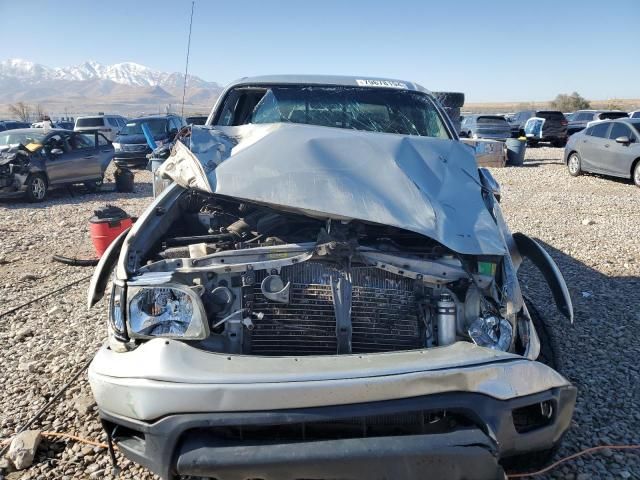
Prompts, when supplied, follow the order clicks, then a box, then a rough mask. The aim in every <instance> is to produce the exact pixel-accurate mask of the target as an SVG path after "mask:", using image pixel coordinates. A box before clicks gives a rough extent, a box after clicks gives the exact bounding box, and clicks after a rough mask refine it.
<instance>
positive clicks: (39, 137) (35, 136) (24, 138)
mask: <svg viewBox="0 0 640 480" xmlns="http://www.w3.org/2000/svg"><path fill="white" fill-rule="evenodd" d="M44 137H45V135H44V134H42V133H37V132H26V133H25V132H22V133H17V132H15V131H8V132H6V133H0V147H2V146H6V145H17V144H19V143H21V144H22V145H25V146H27V145H42V142H43V141H44Z"/></svg>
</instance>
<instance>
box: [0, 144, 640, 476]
mask: <svg viewBox="0 0 640 480" xmlns="http://www.w3.org/2000/svg"><path fill="white" fill-rule="evenodd" d="M561 157H562V150H561V149H554V148H535V149H529V150H528V152H527V162H526V163H525V166H524V167H522V168H506V169H493V170H492V173H493V174H494V175H495V177H496V178H497V180H498V181H499V182H500V183H501V186H502V205H503V209H504V213H505V215H506V217H507V223H508V225H509V226H510V228H511V229H512V231H514V232H515V231H522V232H524V233H526V234H527V235H529V236H531V237H533V238H536V239H538V240H539V241H541V242H542V243H543V245H544V246H545V248H546V249H547V250H548V251H549V253H550V254H551V255H552V256H553V258H554V259H555V261H556V262H557V263H558V265H559V267H560V269H561V270H562V272H563V274H564V276H565V278H566V280H567V284H568V285H569V288H570V291H571V295H572V298H573V302H574V309H575V324H574V325H573V326H571V325H570V324H569V323H568V322H567V321H566V320H565V319H564V317H561V316H560V315H559V314H557V313H556V311H555V307H554V305H553V302H552V301H551V297H550V294H549V292H548V291H547V290H546V287H545V284H544V282H543V281H541V279H540V278H539V277H538V276H537V275H535V274H534V273H532V272H531V270H530V269H528V268H527V267H526V266H525V267H524V270H523V272H522V273H523V289H524V291H525V294H527V295H528V296H529V297H530V298H531V300H532V301H533V303H534V304H535V305H536V306H537V307H538V309H539V310H540V312H541V313H542V314H543V316H544V317H545V318H549V319H550V323H551V326H552V331H553V333H554V334H555V337H556V341H557V343H558V346H559V347H560V354H561V361H562V367H561V368H560V371H561V373H563V374H564V375H566V376H567V377H568V378H569V380H571V381H572V382H573V383H574V384H575V385H576V386H577V387H578V389H579V392H578V402H577V406H576V413H575V415H574V419H573V425H572V428H571V430H570V431H569V433H568V434H567V437H566V440H565V443H564V444H563V447H562V449H561V451H560V452H559V454H558V455H557V458H560V457H562V456H566V455H569V454H571V453H574V452H575V451H577V450H579V449H582V448H585V447H590V446H593V445H599V444H630V443H635V444H637V443H640V432H639V430H640V429H639V428H638V426H639V425H640V342H638V341H637V331H638V328H639V327H640V309H638V298H639V294H640V288H639V285H640V208H639V207H640V189H638V188H637V187H635V186H634V185H633V184H632V183H631V182H629V181H620V180H613V179H608V178H602V177H597V176H581V177H578V178H572V177H570V176H569V175H568V173H567V172H566V167H565V166H564V165H562V161H561ZM108 177H109V173H108V174H107V178H108ZM111 177H112V175H111ZM150 180H151V178H150V174H149V173H148V172H138V173H137V175H136V181H137V182H138V183H137V185H136V192H135V193H133V194H120V193H113V192H111V193H108V192H106V191H107V190H113V183H112V182H107V183H106V184H105V186H104V188H103V190H105V192H102V193H98V194H93V195H92V194H85V193H83V192H81V191H80V189H78V191H77V192H76V191H74V194H73V196H71V195H70V194H69V193H68V192H66V191H58V192H55V193H52V195H51V198H50V199H49V200H48V201H47V202H45V203H44V204H38V205H35V206H34V205H31V204H27V203H23V202H18V201H9V200H4V201H0V315H2V313H3V312H7V311H9V310H10V309H12V308H13V307H16V306H18V305H21V304H23V303H25V302H28V301H29V300H31V299H34V298H36V297H39V296H40V295H42V294H45V293H48V292H51V291H53V290H55V289H56V288H59V287H60V286H61V285H64V284H68V283H70V282H72V281H74V280H79V279H82V278H83V277H86V276H87V275H89V274H90V273H91V269H87V268H80V267H69V266H64V265H62V264H58V263H54V262H52V261H51V255H53V254H62V255H66V256H69V257H74V256H77V257H80V258H88V257H90V256H91V255H92V253H93V248H92V246H91V242H90V240H89V236H88V219H89V217H90V216H91V215H92V214H93V210H94V209H95V208H98V207H100V206H103V205H104V204H105V203H113V204H115V205H117V206H119V207H121V208H123V209H124V210H126V211H127V212H128V213H129V214H130V215H132V216H137V215H139V214H140V213H141V212H142V211H143V209H144V208H145V206H146V205H147V204H148V203H149V201H150V197H151V186H150ZM87 285H88V280H85V281H83V282H81V283H79V284H78V285H77V286H74V287H71V288H69V289H67V290H63V291H61V292H59V293H57V294H54V295H52V296H49V297H47V298H44V299H42V300H39V301H36V302H34V303H32V304H30V305H28V306H25V307H23V308H21V309H19V310H17V311H16V312H15V313H11V314H8V315H4V316H2V317H0V352H1V353H0V365H2V369H0V384H1V385H2V388H0V405H1V407H0V438H2V439H5V438H9V437H10V436H11V435H12V434H13V433H14V431H15V430H16V429H17V428H19V427H20V426H21V425H22V424H24V423H25V422H26V421H27V420H28V419H29V418H30V417H31V416H32V415H33V414H34V413H35V412H36V411H37V410H38V409H39V408H40V407H42V406H43V405H44V404H45V403H46V402H47V401H48V400H49V399H50V398H51V396H52V394H53V393H54V392H55V391H56V390H57V389H58V388H60V387H61V386H62V385H63V384H64V383H65V382H66V381H67V380H69V379H70V378H71V376H72V375H73V373H74V371H75V370H76V369H77V368H79V367H80V366H81V365H82V364H83V363H84V362H86V360H87V359H89V358H91V357H92V356H93V354H94V352H95V350H96V349H97V348H98V346H99V345H100V344H101V342H102V341H103V339H104V338H105V322H106V315H105V312H106V306H105V302H104V300H103V301H102V302H101V303H100V304H99V305H98V306H97V307H96V308H95V309H94V310H93V311H91V312H87V309H86V287H87ZM81 378H82V381H80V382H77V383H76V384H74V385H73V386H72V387H71V388H70V389H69V390H68V391H67V393H66V395H65V396H64V399H63V400H62V401H61V402H59V403H57V404H56V405H55V406H54V407H53V408H52V409H51V410H50V411H49V413H48V414H47V415H45V418H43V420H42V421H41V422H40V423H39V424H37V425H36V426H35V428H39V429H41V430H43V431H55V432H67V433H71V434H74V435H78V436H81V437H85V438H90V439H92V440H98V441H104V440H105V438H104V435H103V433H102V430H101V427H100V424H99V422H98V419H97V414H96V410H95V406H94V405H93V399H92V396H91V392H90V390H89V386H88V382H87V381H86V374H85V375H83V376H82V377H81ZM119 460H120V465H121V466H122V467H123V472H122V474H121V476H120V478H140V479H144V478H153V476H152V475H150V474H148V473H147V472H146V471H145V470H144V469H142V468H141V467H138V466H136V465H134V464H132V463H131V462H129V461H127V460H124V459H122V457H119ZM109 472H110V470H109V459H108V456H107V454H106V452H105V451H104V450H103V449H100V448H99V447H91V446H87V445H83V444H79V443H75V442H71V441H69V442H68V441H66V440H60V439H53V438H46V439H45V440H44V441H43V442H42V444H41V446H40V449H39V452H38V456H37V457H36V461H35V464H34V466H33V467H31V469H29V470H26V471H24V472H16V473H13V474H10V476H9V478H34V479H35V478H55V479H60V478H78V479H80V478H82V479H84V478H112V477H110V475H109ZM538 478H541V477H538ZM542 478H544V477H542ZM547 478H579V479H582V480H585V479H587V478H593V479H596V478H640V456H638V454H637V453H624V454H623V453H622V452H620V451H613V450H612V451H605V452H604V453H602V454H598V455H593V456H585V457H582V458H580V459H578V460H575V461H572V462H569V463H566V464H563V465H562V466H560V467H559V468H557V469H555V470H554V471H553V472H551V473H550V474H549V475H548V476H547ZM398 480H400V479H398Z"/></svg>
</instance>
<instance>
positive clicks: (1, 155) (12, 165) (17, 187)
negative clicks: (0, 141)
mask: <svg viewBox="0 0 640 480" xmlns="http://www.w3.org/2000/svg"><path fill="white" fill-rule="evenodd" d="M31 155H32V152H31V151H29V150H28V149H26V148H25V147H23V146H22V145H18V146H14V147H11V148H7V149H6V150H3V151H2V152H0V196H7V197H8V196H14V195H20V194H22V193H24V190H25V188H26V186H25V185H26V181H27V177H28V176H29V173H30V172H31V170H32V168H33V165H32V163H33V161H32V158H31Z"/></svg>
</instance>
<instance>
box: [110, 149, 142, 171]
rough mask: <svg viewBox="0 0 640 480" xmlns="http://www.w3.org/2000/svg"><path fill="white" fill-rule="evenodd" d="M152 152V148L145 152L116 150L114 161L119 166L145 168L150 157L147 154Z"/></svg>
mask: <svg viewBox="0 0 640 480" xmlns="http://www.w3.org/2000/svg"><path fill="white" fill-rule="evenodd" d="M149 153H151V149H148V150H145V151H144V152H122V151H120V152H116V153H115V155H114V157H113V163H115V164H116V165H117V166H118V167H125V168H145V167H146V166H147V163H149V159H148V158H147V154H149Z"/></svg>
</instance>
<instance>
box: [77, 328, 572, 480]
mask: <svg viewBox="0 0 640 480" xmlns="http://www.w3.org/2000/svg"><path fill="white" fill-rule="evenodd" d="M89 380H90V383H91V388H92V390H93V392H94V396H95V397H96V400H97V403H98V406H99V409H100V415H101V418H102V419H103V423H104V426H105V429H106V431H107V432H108V433H109V434H111V435H112V436H113V437H114V439H115V440H116V442H117V443H118V445H119V448H120V449H121V450H122V451H123V453H124V454H125V455H126V456H127V457H129V458H131V459H132V460H134V461H136V462H138V463H140V464H142V465H145V466H146V467H148V468H149V469H151V470H152V471H154V472H156V473H158V474H160V475H161V476H162V477H163V478H172V477H173V476H174V475H177V474H180V475H187V474H193V475H204V476H212V477H215V478H218V479H219V480H228V479H231V480H234V479H239V480H240V479H242V480H244V479H246V478H261V479H265V480H267V479H288V478H291V479H296V478H353V479H359V478H363V479H364V478H367V479H371V478H381V479H382V478H394V479H395V478H407V479H411V478H423V477H424V471H425V468H429V469H432V470H433V471H434V472H437V473H438V474H437V475H436V474H434V478H454V479H455V478H492V477H491V476H490V475H489V474H488V472H489V471H492V472H494V474H496V472H498V473H497V475H499V474H500V473H499V472H500V467H499V466H498V464H497V462H498V461H499V459H502V458H505V457H508V456H513V455H518V454H520V453H526V452H531V451H536V450H545V449H548V448H551V447H553V446H554V445H555V444H557V443H558V442H559V440H560V438H561V436H562V434H563V433H564V431H565V430H566V429H567V428H568V426H569V422H570V420H571V415H572V412H573V406H574V403H575V396H576V390H575V388H574V387H572V386H571V385H570V384H569V383H568V382H567V380H566V379H564V378H563V377H562V376H561V375H559V374H558V373H557V372H555V371H553V370H552V369H550V368H548V367H546V366H544V365H542V364H540V363H538V362H533V361H530V360H526V359H523V358H522V357H520V356H517V355H512V354H508V353H503V352H495V351H491V350H488V349H484V348H481V347H477V346H474V345H472V344H469V343H466V342H458V343H456V344H454V345H451V346H448V347H442V348H432V349H428V350H420V351H407V352H393V353H383V354H372V355H344V356H324V357H298V358H292V357H260V358H258V357H251V356H239V355H225V354H216V353H210V352H205V351H201V350H197V349H195V348H193V347H190V346H189V345H187V344H185V343H183V342H179V341H173V340H163V339H154V340H151V341H149V342H146V343H145V344H143V345H141V346H139V347H138V348H137V349H136V350H134V351H131V352H127V353H116V352H114V351H112V350H110V349H109V348H107V347H103V348H102V349H101V350H100V351H99V352H98V354H97V355H96V358H95V359H94V361H93V363H92V364H91V367H90V369H89ZM542 404H544V405H546V406H547V410H548V411H549V412H551V413H550V414H549V415H548V416H547V417H544V418H537V419H533V420H531V421H530V422H529V423H530V424H531V425H525V427H522V424H523V422H522V420H518V422H515V421H514V418H515V417H517V418H519V419H521V418H522V417H523V414H524V415H525V417H526V412H529V411H530V410H531V408H532V407H533V409H534V410H535V409H536V408H537V407H538V406H541V405H542ZM514 410H516V413H515V414H514V413H513V411H514ZM416 412H422V413H420V415H422V417H420V418H423V419H425V418H427V416H430V415H432V414H434V415H436V416H439V417H442V416H447V418H450V416H451V415H454V416H456V419H458V417H460V418H462V419H463V422H462V423H459V422H458V423H456V426H455V427H451V428H450V429H445V430H444V431H440V430H437V431H431V430H430V429H429V428H427V429H426V430H425V429H424V428H422V427H421V429H418V430H415V429H414V430H411V431H408V432H406V431H405V432H404V433H400V434H396V432H395V430H389V429H387V430H384V431H380V430H379V428H380V425H389V422H390V421H391V420H389V416H392V417H393V418H397V416H398V415H406V414H412V415H413V414H416ZM518 412H519V413H518ZM523 412H524V413H523ZM514 415H515V417H514ZM429 418H430V417H429ZM527 418H528V417H527ZM532 418H533V417H532ZM394 421H395V420H394ZM447 421H448V420H447ZM527 421H528V420H527ZM336 422H337V424H338V426H336V427H335V428H334V427H331V428H329V430H327V428H326V426H327V424H329V425H334V424H336ZM345 422H346V423H347V424H348V425H347V426H345ZM380 422H382V423H380ZM465 422H466V423H465ZM516 423H518V425H519V426H518V427H517V426H516ZM525 423H526V422H525ZM354 425H358V426H360V427H359V428H358V429H357V432H356V433H355V434H354V430H353V426H354ZM411 425H413V426H414V427H415V426H417V425H422V426H425V425H426V426H429V425H431V423H430V422H429V421H424V420H423V421H422V423H420V422H417V423H411ZM319 426H321V428H320V427H319ZM318 428H320V430H321V431H322V432H323V433H322V434H321V435H320V437H318V436H314V435H312V434H310V433H309V432H314V431H316V432H317V431H318ZM376 429H378V430H376ZM327 432H329V433H327ZM461 457H463V458H464V460H463V461H460V458H461ZM439 469H444V470H439ZM429 471H431V470H429ZM420 472H422V473H420Z"/></svg>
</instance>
